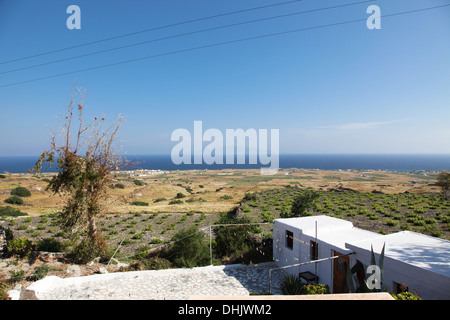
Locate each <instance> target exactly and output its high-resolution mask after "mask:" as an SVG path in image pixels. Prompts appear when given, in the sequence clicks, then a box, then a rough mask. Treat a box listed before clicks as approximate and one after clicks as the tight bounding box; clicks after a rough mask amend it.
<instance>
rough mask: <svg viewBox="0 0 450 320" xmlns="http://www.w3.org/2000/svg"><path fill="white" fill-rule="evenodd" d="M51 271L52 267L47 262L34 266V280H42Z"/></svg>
mask: <svg viewBox="0 0 450 320" xmlns="http://www.w3.org/2000/svg"><path fill="white" fill-rule="evenodd" d="M49 271H50V268H49V267H48V265H46V264H45V263H44V264H42V265H40V266H38V267H35V268H34V274H33V280H34V281H36V280H41V279H43V278H44V277H45V276H46V275H47V273H48V272H49Z"/></svg>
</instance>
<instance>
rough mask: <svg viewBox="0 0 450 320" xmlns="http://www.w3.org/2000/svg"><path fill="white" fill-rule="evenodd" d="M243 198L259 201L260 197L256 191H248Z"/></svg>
mask: <svg viewBox="0 0 450 320" xmlns="http://www.w3.org/2000/svg"><path fill="white" fill-rule="evenodd" d="M243 200H244V201H257V200H258V197H257V195H256V194H255V193H246V194H245V196H244V198H243Z"/></svg>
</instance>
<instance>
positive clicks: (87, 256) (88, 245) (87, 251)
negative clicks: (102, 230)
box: [72, 234, 107, 263]
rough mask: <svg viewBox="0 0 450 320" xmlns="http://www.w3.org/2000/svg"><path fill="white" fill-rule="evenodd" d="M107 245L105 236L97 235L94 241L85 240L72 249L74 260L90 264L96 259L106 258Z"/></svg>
mask: <svg viewBox="0 0 450 320" xmlns="http://www.w3.org/2000/svg"><path fill="white" fill-rule="evenodd" d="M106 248H107V243H106V240H105V238H104V237H103V235H101V234H97V235H96V237H95V238H94V239H91V238H83V239H82V240H81V241H80V242H79V243H77V244H76V245H75V246H74V248H73V249H72V254H73V255H74V258H75V259H76V260H77V262H79V263H88V262H90V261H92V260H93V259H94V258H97V257H100V258H105V254H106Z"/></svg>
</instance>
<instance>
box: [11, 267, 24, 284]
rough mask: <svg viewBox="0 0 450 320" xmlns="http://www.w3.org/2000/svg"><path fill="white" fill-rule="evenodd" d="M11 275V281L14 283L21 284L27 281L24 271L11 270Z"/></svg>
mask: <svg viewBox="0 0 450 320" xmlns="http://www.w3.org/2000/svg"><path fill="white" fill-rule="evenodd" d="M9 275H10V280H11V281H12V282H13V283H16V282H20V281H22V280H23V279H25V271H24V270H19V271H16V270H10V271H9Z"/></svg>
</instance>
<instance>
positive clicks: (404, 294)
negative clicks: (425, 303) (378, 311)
mask: <svg viewBox="0 0 450 320" xmlns="http://www.w3.org/2000/svg"><path fill="white" fill-rule="evenodd" d="M392 296H393V297H394V299H395V300H422V299H421V298H419V297H418V296H416V295H414V294H413V293H411V292H402V293H399V294H393V295H392Z"/></svg>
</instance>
